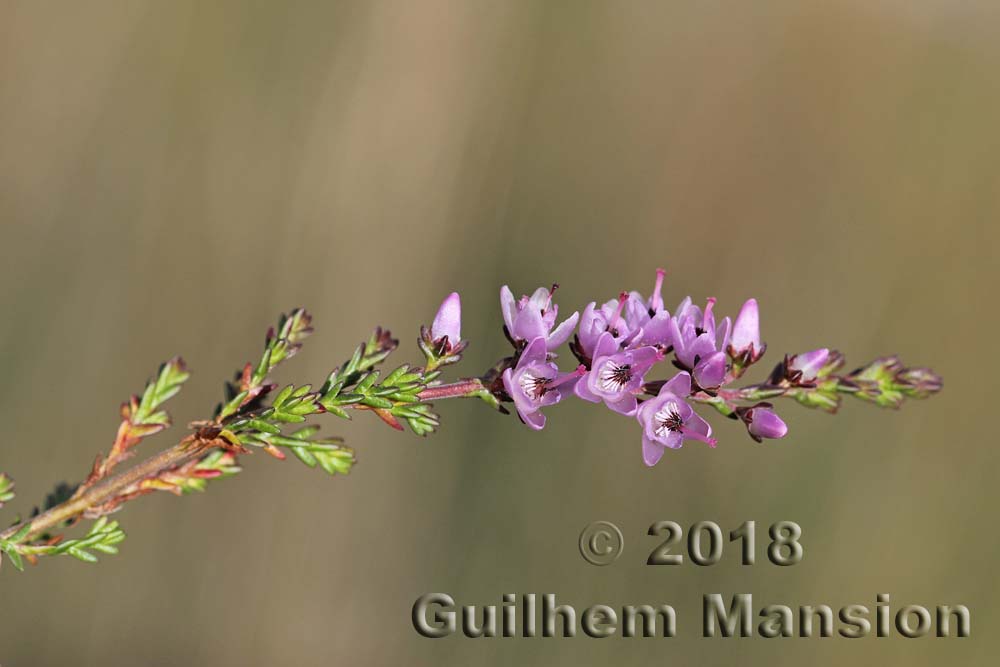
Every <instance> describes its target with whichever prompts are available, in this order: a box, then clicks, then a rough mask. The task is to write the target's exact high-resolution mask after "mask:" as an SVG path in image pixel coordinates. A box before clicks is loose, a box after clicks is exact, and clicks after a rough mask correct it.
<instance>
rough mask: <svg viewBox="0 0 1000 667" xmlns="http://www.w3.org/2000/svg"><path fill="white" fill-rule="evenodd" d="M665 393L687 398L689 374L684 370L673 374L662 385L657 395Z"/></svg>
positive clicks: (689, 390)
mask: <svg viewBox="0 0 1000 667" xmlns="http://www.w3.org/2000/svg"><path fill="white" fill-rule="evenodd" d="M665 393H668V394H673V395H674V396H677V397H678V398H687V397H688V396H690V395H691V376H690V375H688V373H687V372H685V371H681V372H680V373H678V374H677V375H675V376H673V377H672V378H670V380H668V381H667V382H666V383H665V384H664V385H663V388H662V389H660V393H659V394H658V395H659V396H662V395H663V394H665Z"/></svg>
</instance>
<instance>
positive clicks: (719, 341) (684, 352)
mask: <svg viewBox="0 0 1000 667" xmlns="http://www.w3.org/2000/svg"><path fill="white" fill-rule="evenodd" d="M714 308H715V298H714V297H709V299H708V303H707V304H706V305H705V311H704V312H702V310H701V309H700V308H698V306H695V305H692V303H691V298H690V297H688V298H686V299H684V300H683V301H682V302H681V303H680V305H679V306H678V307H677V310H676V311H674V316H673V317H672V318H671V319H670V329H671V336H670V337H671V341H672V343H673V346H674V354H676V355H677V360H678V361H680V362H681V364H683V365H684V366H685V367H686V368H690V369H694V368H695V367H696V366H698V364H699V363H700V362H701V361H703V360H708V358H709V357H711V356H712V355H714V354H715V353H716V352H717V351H722V350H724V349H726V345H728V344H729V331H730V320H729V318H728V317H726V318H724V319H723V320H722V322H721V323H720V324H719V326H716V324H715V314H714V313H713V312H712V311H713V309H714ZM712 364H713V366H712V368H711V369H710V370H711V378H713V379H714V377H715V375H717V374H718V361H717V360H713V361H712ZM705 372H706V371H705V369H703V370H702V371H701V373H700V375H701V374H704V373H705ZM722 375H723V376H724V375H725V373H724V372H723V374H722ZM696 379H697V378H696ZM721 381H722V380H721V378H720V379H719V382H721ZM699 384H701V382H700V381H699ZM702 386H705V385H702ZM708 386H715V385H708Z"/></svg>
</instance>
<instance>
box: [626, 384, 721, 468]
mask: <svg viewBox="0 0 1000 667" xmlns="http://www.w3.org/2000/svg"><path fill="white" fill-rule="evenodd" d="M690 394H691V376H690V375H689V374H688V373H686V372H684V371H681V372H680V373H678V374H677V375H675V376H674V377H673V378H671V379H670V380H669V381H668V382H666V383H664V385H663V387H661V388H660V391H659V393H658V394H657V395H656V397H655V398H651V399H649V400H648V401H645V402H644V403H643V404H642V405H640V406H639V409H638V410H637V411H636V416H637V418H638V420H639V423H640V424H642V460H643V461H644V462H645V464H646V465H647V466H654V465H656V463H657V462H658V461H659V460H660V458H662V457H663V453H664V452H665V451H666V450H667V449H678V448H680V447H681V445H683V444H684V441H685V440H698V441H699V442H704V443H706V444H708V445H709V446H710V447H715V445H716V440H715V438H713V437H711V436H712V427H711V426H710V425H709V423H708V422H706V421H705V420H704V419H702V418H701V417H700V416H699V415H698V413H696V412H695V411H694V409H693V408H692V407H691V406H690V405H688V403H687V401H686V400H685V399H686V398H687V397H688V396H690Z"/></svg>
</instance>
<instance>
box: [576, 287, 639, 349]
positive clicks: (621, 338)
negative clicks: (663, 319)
mask: <svg viewBox="0 0 1000 667" xmlns="http://www.w3.org/2000/svg"><path fill="white" fill-rule="evenodd" d="M649 321H650V317H649V309H648V308H647V307H646V303H645V301H644V299H643V298H642V296H641V295H639V294H638V293H637V292H632V293H631V294H629V293H627V292H622V293H621V294H619V295H618V298H617V299H615V300H613V301H608V302H606V303H605V304H604V305H602V306H601V307H600V308H598V307H597V303H596V302H593V301H591V302H590V303H589V304H587V307H586V308H585V309H584V311H583V316H582V317H581V318H580V331H579V333H578V334H577V338H578V342H579V348H580V351H581V352H582V353H583V355H584V356H585V357H587V358H590V359H593V357H594V350H595V349H596V347H597V341H598V339H600V337H601V336H602V335H603V334H604V333H610V334H611V336H612V337H613V338H614V340H615V344H616V345H618V346H619V347H627V346H628V345H630V344H631V343H633V342H634V341H635V340H636V339H637V338H638V337H639V336H640V335H641V334H642V329H643V327H644V326H645V325H646V324H648V323H649Z"/></svg>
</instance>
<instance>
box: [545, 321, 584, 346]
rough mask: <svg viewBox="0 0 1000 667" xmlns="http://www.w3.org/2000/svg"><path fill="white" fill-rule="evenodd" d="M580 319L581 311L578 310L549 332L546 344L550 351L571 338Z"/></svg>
mask: <svg viewBox="0 0 1000 667" xmlns="http://www.w3.org/2000/svg"><path fill="white" fill-rule="evenodd" d="M579 319H580V313H578V312H576V313H573V314H572V315H570V316H569V317H567V318H566V319H565V320H563V322H562V324H560V325H559V326H557V327H556V328H555V329H553V330H552V333H550V334H549V338H548V341H547V342H546V345H547V346H548V348H549V351H552V350H554V349H556V348H557V347H559V346H560V345H562V344H563V343H565V342H566V341H567V340H569V337H570V336H571V335H572V334H573V329H575V328H576V323H577V321H578V320H579Z"/></svg>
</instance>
